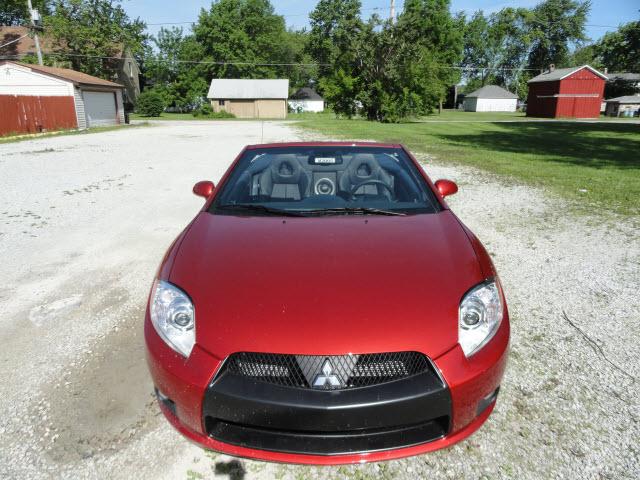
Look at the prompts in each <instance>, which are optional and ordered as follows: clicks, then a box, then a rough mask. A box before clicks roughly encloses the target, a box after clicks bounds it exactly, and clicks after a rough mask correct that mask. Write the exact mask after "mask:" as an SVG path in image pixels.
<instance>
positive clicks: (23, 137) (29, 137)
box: [0, 122, 150, 145]
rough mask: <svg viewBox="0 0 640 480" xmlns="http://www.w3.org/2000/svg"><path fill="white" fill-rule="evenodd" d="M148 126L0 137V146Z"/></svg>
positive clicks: (147, 124) (95, 128)
mask: <svg viewBox="0 0 640 480" xmlns="http://www.w3.org/2000/svg"><path fill="white" fill-rule="evenodd" d="M149 125H150V124H149V123H148V122H144V123H136V124H135V125H113V126H108V127H93V128H87V129H84V130H56V131H54V132H47V133H32V134H22V135H13V136H6V137H0V145H2V144H3V143H15V142H23V141H25V140H36V139H39V138H49V137H59V136H62V135H86V134H89V133H101V132H110V131H112V130H119V129H121V128H137V127H148V126H149Z"/></svg>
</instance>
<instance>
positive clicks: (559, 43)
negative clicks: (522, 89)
mask: <svg viewBox="0 0 640 480" xmlns="http://www.w3.org/2000/svg"><path fill="white" fill-rule="evenodd" d="M590 9H591V2H590V1H589V0H587V1H584V2H581V1H579V0H545V1H543V2H542V3H539V4H538V5H536V6H535V7H534V8H533V10H532V12H531V13H532V15H531V16H530V17H529V23H530V26H531V35H532V38H533V45H532V49H531V53H530V54H529V68H532V69H540V70H543V69H546V68H547V67H548V66H549V65H550V64H555V65H557V66H566V65H567V63H568V60H569V52H570V47H571V45H578V46H580V45H581V44H582V43H584V42H586V40H587V36H586V34H585V29H584V28H585V23H586V21H587V15H588V14H589V10H590Z"/></svg>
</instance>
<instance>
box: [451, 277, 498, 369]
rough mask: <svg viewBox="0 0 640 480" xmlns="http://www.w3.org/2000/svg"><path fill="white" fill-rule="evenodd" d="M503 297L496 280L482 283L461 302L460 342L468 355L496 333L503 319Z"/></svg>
mask: <svg viewBox="0 0 640 480" xmlns="http://www.w3.org/2000/svg"><path fill="white" fill-rule="evenodd" d="M502 311H503V308H502V299H501V297H500V292H499V291H498V286H497V285H496V282H495V280H490V281H487V282H484V283H481V284H480V285H478V286H477V287H475V288H473V289H472V290H470V291H469V292H468V293H467V294H466V295H465V296H464V298H463V299H462V302H460V309H459V312H458V343H460V346H461V347H462V350H463V351H464V354H465V355H466V356H467V357H468V356H470V355H472V354H474V353H475V352H477V351H478V350H479V349H480V348H481V347H482V346H483V345H484V344H485V343H487V342H488V341H489V340H490V339H491V337H493V335H494V334H495V333H496V330H498V327H499V326H500V322H501V321H502Z"/></svg>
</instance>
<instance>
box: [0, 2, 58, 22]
mask: <svg viewBox="0 0 640 480" xmlns="http://www.w3.org/2000/svg"><path fill="white" fill-rule="evenodd" d="M31 3H32V6H33V8H35V9H36V10H38V12H40V15H47V14H48V13H49V5H50V3H51V1H50V0H32V2H31ZM30 22H31V15H30V14H29V9H28V8H27V2H26V0H3V1H2V6H0V25H28V24H30Z"/></svg>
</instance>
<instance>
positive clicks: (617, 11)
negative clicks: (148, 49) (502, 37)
mask: <svg viewBox="0 0 640 480" xmlns="http://www.w3.org/2000/svg"><path fill="white" fill-rule="evenodd" d="M389 2H390V0H386V1H385V0H362V13H363V16H365V17H366V16H368V15H370V14H372V13H378V15H380V16H382V17H388V16H389ZM271 3H272V4H273V5H274V7H275V10H276V13H278V14H279V15H284V16H285V20H286V22H287V26H288V27H294V28H302V27H304V26H307V25H308V18H309V12H310V11H311V10H313V8H314V7H315V5H316V3H317V0H271ZM537 3H539V0H512V1H505V0H502V1H500V0H452V11H453V12H458V11H460V10H464V11H465V12H468V13H472V12H474V11H476V10H484V12H485V13H491V12H495V11H498V10H500V9H502V8H504V7H509V6H512V7H527V8H529V7H533V6H535V5H536V4H537ZM122 5H123V6H124V8H125V10H126V11H127V13H128V14H129V16H131V17H132V18H135V17H140V19H142V20H143V21H145V22H146V23H147V24H148V29H149V31H150V32H151V33H152V34H154V33H156V32H157V31H158V30H159V29H160V27H161V26H160V25H153V24H154V23H155V24H157V23H164V22H185V25H183V26H184V27H186V28H185V30H188V27H189V23H188V22H192V21H194V20H196V19H197V18H198V13H199V12H200V9H201V8H203V7H205V8H208V7H209V5H211V0H179V1H176V0H123V2H122ZM401 7H402V0H396V11H398V10H400V9H401ZM638 18H640V0H592V6H591V13H590V15H589V19H588V21H587V24H588V25H587V27H586V30H587V35H588V36H589V37H590V38H591V39H593V40H597V39H598V38H600V37H601V36H602V35H604V34H605V33H606V32H607V31H612V30H615V29H616V28H617V26H618V25H619V24H621V23H626V22H630V21H631V20H636V19H638Z"/></svg>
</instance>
